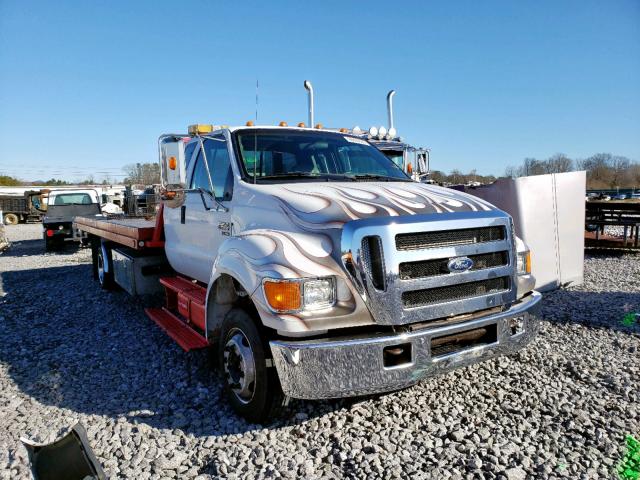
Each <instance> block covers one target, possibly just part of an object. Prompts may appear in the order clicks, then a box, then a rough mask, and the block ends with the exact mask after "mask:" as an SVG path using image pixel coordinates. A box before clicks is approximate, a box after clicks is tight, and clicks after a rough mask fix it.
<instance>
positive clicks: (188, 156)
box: [184, 142, 198, 168]
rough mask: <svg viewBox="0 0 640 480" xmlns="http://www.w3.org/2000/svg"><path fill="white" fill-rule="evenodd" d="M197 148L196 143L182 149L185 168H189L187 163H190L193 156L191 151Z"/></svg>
mask: <svg viewBox="0 0 640 480" xmlns="http://www.w3.org/2000/svg"><path fill="white" fill-rule="evenodd" d="M197 146H198V142H191V143H190V144H189V145H187V146H186V147H185V148H184V162H185V165H186V166H187V168H188V167H189V163H191V156H192V155H193V151H194V150H195V149H196V147H197Z"/></svg>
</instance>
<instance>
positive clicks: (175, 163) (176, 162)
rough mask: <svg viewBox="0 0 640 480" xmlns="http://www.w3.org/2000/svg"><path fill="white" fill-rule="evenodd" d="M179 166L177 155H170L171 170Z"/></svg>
mask: <svg viewBox="0 0 640 480" xmlns="http://www.w3.org/2000/svg"><path fill="white" fill-rule="evenodd" d="M177 166H178V161H177V160H176V157H169V168H170V169H171V170H175V169H176V167H177Z"/></svg>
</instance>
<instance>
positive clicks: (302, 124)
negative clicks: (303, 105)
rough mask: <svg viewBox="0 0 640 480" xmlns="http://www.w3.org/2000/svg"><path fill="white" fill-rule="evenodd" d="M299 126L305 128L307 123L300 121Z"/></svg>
mask: <svg viewBox="0 0 640 480" xmlns="http://www.w3.org/2000/svg"><path fill="white" fill-rule="evenodd" d="M298 127H300V128H304V127H306V125H305V124H304V122H300V123H299V124H298Z"/></svg>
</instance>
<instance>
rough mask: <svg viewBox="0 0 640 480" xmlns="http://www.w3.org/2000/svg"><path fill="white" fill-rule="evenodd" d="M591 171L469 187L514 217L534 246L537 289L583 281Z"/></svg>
mask: <svg viewBox="0 0 640 480" xmlns="http://www.w3.org/2000/svg"><path fill="white" fill-rule="evenodd" d="M585 190H586V175H585V172H570V173H558V174H550V175H536V176H531V177H521V178H517V179H507V178H501V179H499V180H497V181H496V182H495V183H493V184H491V185H487V186H483V187H480V188H476V189H473V190H467V191H468V193H471V194H473V195H476V196H478V197H480V198H482V199H484V200H486V201H488V202H490V203H492V204H494V205H495V206H496V207H498V208H500V209H501V210H504V211H505V212H507V213H508V214H509V215H511V216H512V217H513V222H514V226H515V231H516V235H518V236H519V237H520V238H522V239H523V240H524V241H525V243H526V244H527V245H528V246H529V248H530V249H531V260H532V267H531V269H532V273H533V275H534V277H535V278H536V289H537V290H540V291H546V290H553V289H555V288H558V287H559V286H561V285H565V284H569V283H570V284H580V283H582V281H583V270H584V265H583V262H584V213H585V207H584V196H585Z"/></svg>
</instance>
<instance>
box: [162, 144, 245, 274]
mask: <svg viewBox="0 0 640 480" xmlns="http://www.w3.org/2000/svg"><path fill="white" fill-rule="evenodd" d="M203 147H204V151H203V149H202V148H200V147H199V146H198V147H196V153H195V154H194V157H193V159H192V161H191V162H192V163H193V167H192V168H191V169H189V172H188V176H187V180H188V184H187V188H188V189H189V191H187V192H186V194H185V201H184V203H183V204H182V206H180V207H179V208H178V209H176V210H179V215H174V218H173V222H172V223H173V225H172V228H173V230H174V233H175V237H176V241H177V242H178V244H179V246H178V248H176V249H175V250H176V252H175V253H177V254H178V255H174V257H177V258H173V259H171V258H170V260H171V263H172V265H174V264H178V265H180V268H179V269H178V268H176V266H175V265H174V268H176V270H178V271H179V272H180V273H182V274H184V275H187V276H189V277H191V278H195V279H196V280H199V281H201V282H204V283H208V281H209V277H210V275H211V271H212V269H213V262H214V260H215V258H216V256H217V253H218V249H219V248H220V245H221V244H222V242H223V241H224V240H225V239H226V237H227V236H228V235H229V234H230V233H231V232H230V222H231V214H230V213H229V210H228V206H230V201H231V198H232V195H233V175H232V172H231V162H230V158H229V152H228V150H227V142H226V141H225V139H224V138H223V137H214V138H207V139H206V140H204V141H203ZM207 170H208V171H207ZM212 184H213V185H212ZM212 186H213V188H212ZM201 192H202V193H201ZM214 198H215V200H214ZM176 213H178V212H176ZM176 217H179V218H176Z"/></svg>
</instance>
